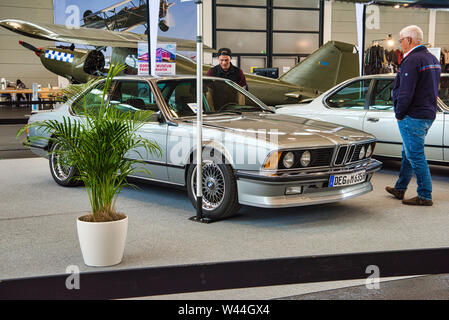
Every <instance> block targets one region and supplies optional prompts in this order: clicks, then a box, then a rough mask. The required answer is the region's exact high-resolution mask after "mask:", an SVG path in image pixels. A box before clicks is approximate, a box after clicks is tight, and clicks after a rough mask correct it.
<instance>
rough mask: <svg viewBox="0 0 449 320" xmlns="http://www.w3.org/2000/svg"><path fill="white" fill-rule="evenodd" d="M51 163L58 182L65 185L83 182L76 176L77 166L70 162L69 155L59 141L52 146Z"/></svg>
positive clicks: (53, 174)
mask: <svg viewBox="0 0 449 320" xmlns="http://www.w3.org/2000/svg"><path fill="white" fill-rule="evenodd" d="M49 164H50V172H51V175H52V177H53V179H54V180H55V181H56V183H57V184H59V185H61V186H63V187H75V186H78V185H80V184H81V181H79V180H78V179H76V177H75V176H76V168H75V166H71V165H70V164H68V159H67V156H66V154H65V152H64V150H63V149H62V147H61V143H59V142H58V141H56V142H55V143H53V144H52V146H51V148H50V157H49Z"/></svg>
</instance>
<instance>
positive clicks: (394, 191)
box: [385, 187, 405, 200]
mask: <svg viewBox="0 0 449 320" xmlns="http://www.w3.org/2000/svg"><path fill="white" fill-rule="evenodd" d="M385 190H386V191H387V192H388V193H389V194H392V195H393V196H394V197H395V198H396V199H399V200H402V199H404V194H405V190H398V189H395V188H392V187H385Z"/></svg>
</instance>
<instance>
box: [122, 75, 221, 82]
mask: <svg viewBox="0 0 449 320" xmlns="http://www.w3.org/2000/svg"><path fill="white" fill-rule="evenodd" d="M114 79H115V80H155V81H160V80H179V79H196V75H175V76H162V77H153V76H142V75H120V76H116V77H114ZM203 79H215V80H223V81H224V80H227V79H224V78H219V77H211V76H203Z"/></svg>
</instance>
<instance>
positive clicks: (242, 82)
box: [206, 63, 248, 89]
mask: <svg viewBox="0 0 449 320" xmlns="http://www.w3.org/2000/svg"><path fill="white" fill-rule="evenodd" d="M206 75H208V76H213V77H220V78H225V79H229V80H232V81H234V82H235V83H237V84H238V85H239V86H241V87H244V88H246V89H248V85H247V84H246V78H245V74H244V73H243V71H242V70H241V69H240V68H237V67H236V66H234V65H233V64H232V63H231V66H230V67H229V69H228V70H227V71H224V70H223V69H222V68H221V66H220V65H219V64H218V65H216V66H215V67H213V68H210V69H209V71H208V72H207V74H206Z"/></svg>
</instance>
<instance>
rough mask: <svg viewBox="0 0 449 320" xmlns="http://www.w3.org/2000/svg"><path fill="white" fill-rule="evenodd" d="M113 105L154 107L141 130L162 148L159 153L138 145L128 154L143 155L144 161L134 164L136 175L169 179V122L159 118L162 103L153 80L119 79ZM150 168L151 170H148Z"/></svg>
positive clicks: (139, 156)
mask: <svg viewBox="0 0 449 320" xmlns="http://www.w3.org/2000/svg"><path fill="white" fill-rule="evenodd" d="M110 105H111V106H112V107H115V108H118V109H119V110H123V111H125V112H126V111H127V110H129V111H131V112H132V111H135V110H151V111H153V112H154V113H155V114H154V117H152V119H151V120H150V121H147V122H146V123H145V124H144V125H143V126H142V127H141V128H140V130H139V132H138V134H139V135H140V136H141V137H143V138H146V139H148V140H150V141H152V142H154V143H156V144H157V145H158V146H159V148H160V152H159V153H150V152H147V151H146V150H145V148H143V147H141V148H137V149H135V150H132V151H130V152H129V153H128V154H127V157H128V158H130V159H138V160H140V159H142V158H143V160H144V163H143V164H138V165H135V166H136V168H137V169H138V171H137V172H135V173H134V174H133V176H137V177H139V178H145V179H150V180H156V181H162V182H167V181H168V172H167V156H166V148H167V123H166V122H164V121H160V120H159V119H160V118H159V117H158V116H157V115H158V114H160V110H159V106H158V104H157V102H156V100H155V98H154V94H153V92H152V90H151V87H150V84H149V83H148V82H147V81H143V80H142V81H139V80H117V81H116V82H115V83H114V89H113V91H112V94H111V99H110ZM146 170H147V171H149V172H146Z"/></svg>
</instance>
